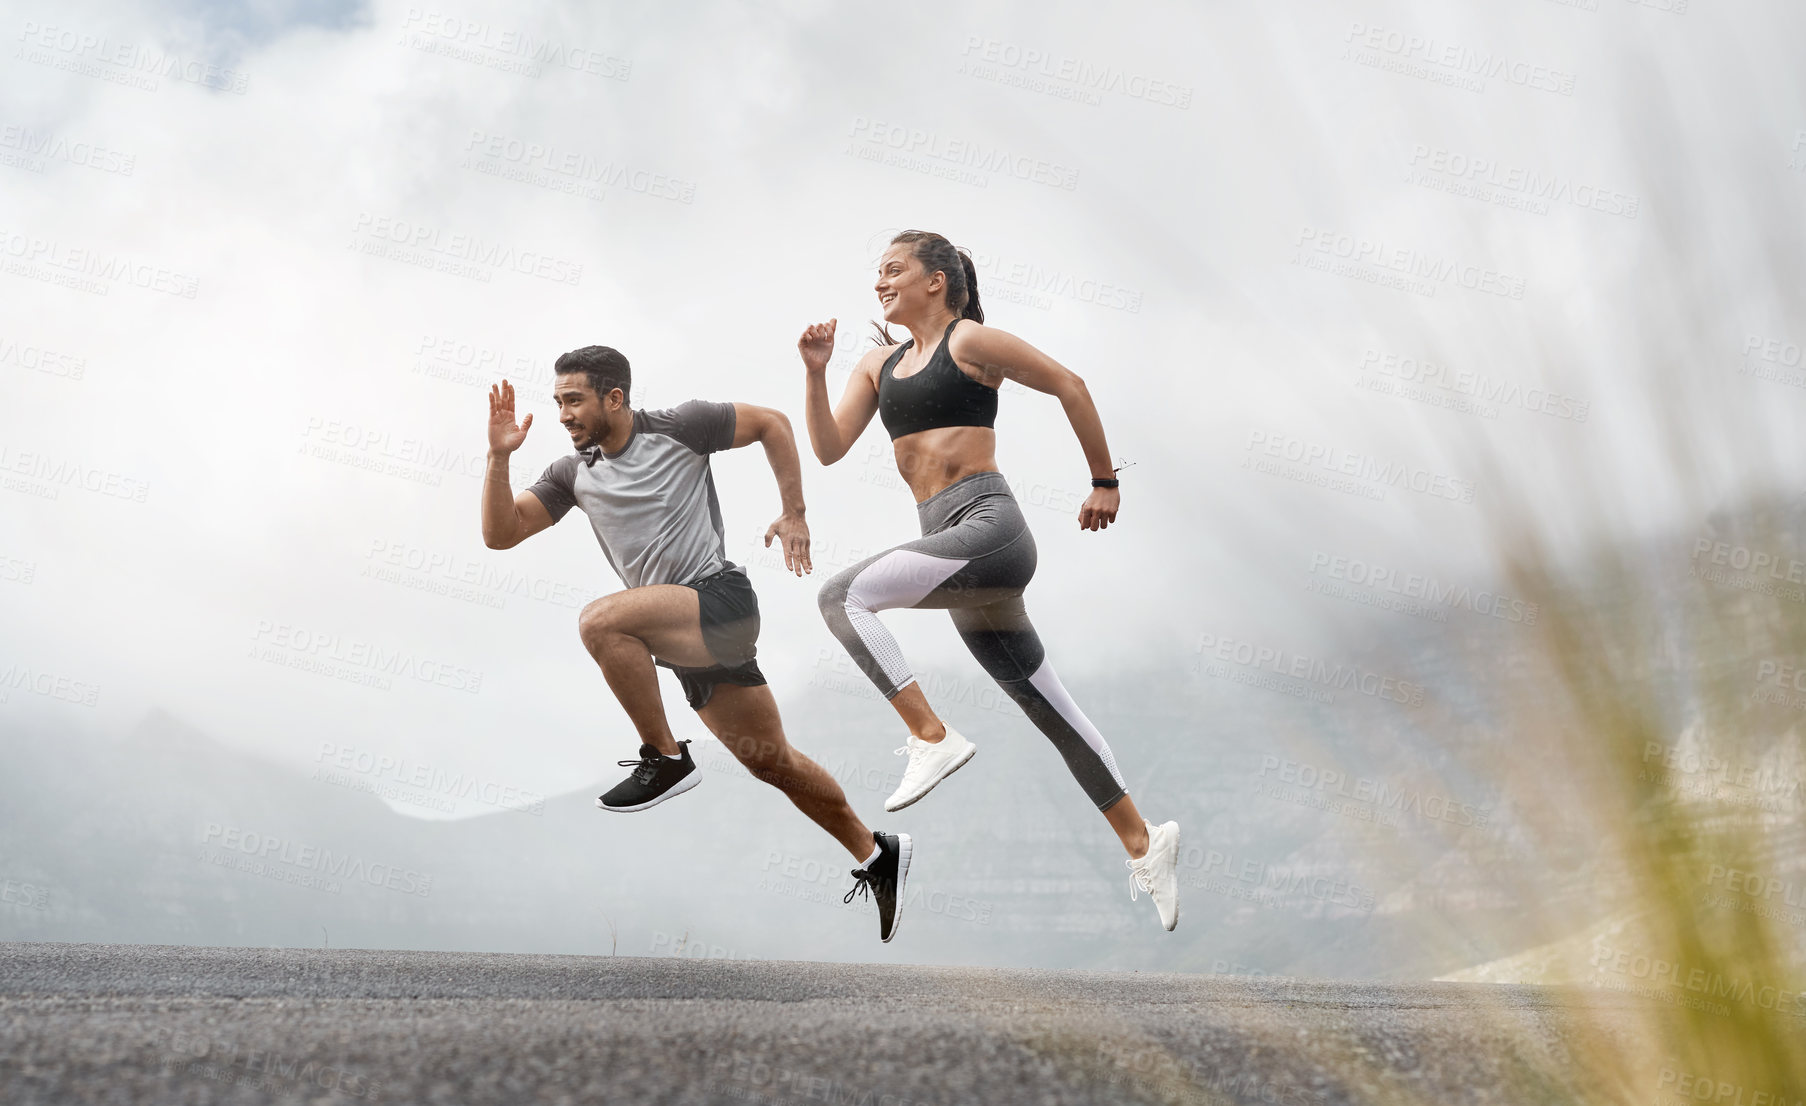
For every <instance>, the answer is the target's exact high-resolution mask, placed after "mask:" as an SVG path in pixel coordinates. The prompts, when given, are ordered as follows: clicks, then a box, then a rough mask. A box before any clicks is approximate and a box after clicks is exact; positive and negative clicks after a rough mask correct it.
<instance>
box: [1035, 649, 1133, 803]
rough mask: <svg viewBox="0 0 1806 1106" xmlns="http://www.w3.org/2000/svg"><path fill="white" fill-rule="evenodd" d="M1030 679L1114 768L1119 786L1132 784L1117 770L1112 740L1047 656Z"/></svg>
mask: <svg viewBox="0 0 1806 1106" xmlns="http://www.w3.org/2000/svg"><path fill="white" fill-rule="evenodd" d="M1028 682H1029V683H1031V684H1033V685H1034V687H1035V690H1036V691H1039V692H1040V693H1041V697H1042V698H1043V699H1046V700H1047V702H1048V705H1049V706H1051V707H1053V709H1054V710H1056V711H1059V712H1060V717H1061V718H1064V719H1066V723H1067V725H1069V726H1071V727H1072V728H1073V729H1075V730H1077V731H1078V732H1079V736H1080V737H1082V738H1084V739H1085V744H1087V745H1089V746H1091V749H1092V751H1093V752H1095V753H1096V754H1097V755H1098V759H1099V760H1102V761H1103V762H1104V767H1105V768H1108V769H1109V770H1110V778H1111V779H1113V780H1115V781H1116V786H1118V787H1120V788H1122V789H1123V790H1124V791H1127V790H1128V789H1129V785H1128V784H1126V783H1124V782H1123V781H1122V773H1121V772H1118V771H1117V770H1116V755H1115V754H1114V753H1112V752H1110V743H1109V742H1107V741H1105V740H1104V735H1103V734H1101V733H1098V732H1097V727H1096V726H1093V725H1092V724H1091V719H1089V718H1086V717H1085V712H1084V711H1082V710H1080V709H1079V705H1078V704H1077V703H1075V702H1073V701H1072V696H1070V695H1068V694H1066V687H1065V685H1064V684H1062V683H1060V677H1059V676H1058V675H1057V674H1055V672H1054V667H1053V664H1052V663H1051V662H1049V661H1047V660H1045V659H1043V660H1042V661H1041V667H1039V668H1037V669H1035V674H1034V675H1033V676H1030V677H1029V678H1028Z"/></svg>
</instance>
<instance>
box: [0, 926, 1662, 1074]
mask: <svg viewBox="0 0 1806 1106" xmlns="http://www.w3.org/2000/svg"><path fill="white" fill-rule="evenodd" d="M1634 1001H1635V1000H1633V999H1631V998H1628V997H1626V996H1621V995H1614V994H1600V993H1595V992H1584V993H1582V992H1568V991H1556V990H1549V989H1542V988H1531V987H1497V986H1488V985H1484V984H1423V985H1411V986H1394V985H1375V984H1367V983H1359V984H1356V983H1330V982H1307V981H1298V980H1278V979H1246V978H1229V977H1211V976H1181V975H1156V974H1142V973H1131V974H1116V973H1094V972H1068V971H1059V972H1054V971H1046V972H1042V971H1015V970H1011V971H1003V970H987V969H973V968H923V967H896V966H884V965H866V964H859V965H849V964H818V963H797V962H779V961H758V962H752V961H726V960H697V959H676V958H667V959H657V958H651V959H649V958H641V957H585V956H527V955H500V954H486V953H442V952H386V951H369V950H331V951H322V950H309V949H235V948H187V947H175V946H143V945H137V946H127V945H61V944H0V1102H4V1103H6V1104H8V1106H16V1104H23V1103H36V1102H109V1103H111V1102H117V1103H166V1102H183V1103H190V1102H192V1103H231V1102H272V1101H276V1102H281V1101H290V1102H320V1103H333V1102H339V1103H356V1102H360V1101H361V1102H433V1103H448V1104H454V1103H455V1104H459V1106H466V1104H476V1103H506V1104H517V1103H530V1102H546V1103H589V1102H599V1103H611V1104H612V1103H705V1102H722V1103H730V1102H731V1103H767V1104H778V1103H797V1104H799V1106H801V1104H807V1103H850V1104H859V1106H867V1104H869V1106H918V1104H924V1103H936V1104H939V1103H983V1104H986V1106H992V1104H1005V1103H1035V1104H1038V1106H1042V1104H1045V1106H1053V1104H1059V1103H1094V1102H1095V1103H1136V1102H1150V1103H1169V1104H1170V1103H1200V1104H1202V1103H1230V1102H1234V1103H1265V1104H1275V1103H1277V1104H1283V1106H1294V1104H1298V1106H1302V1104H1311V1103H1354V1102H1361V1103H1369V1102H1376V1101H1412V1102H1426V1103H1430V1102H1433V1103H1457V1102H1461V1103H1494V1102H1497V1103H1513V1104H1516V1103H1522V1102H1533V1101H1563V1100H1570V1099H1571V1098H1573V1097H1575V1092H1576V1091H1578V1090H1579V1088H1580V1084H1578V1083H1572V1082H1570V1081H1571V1080H1572V1079H1574V1078H1577V1077H1576V1076H1575V1075H1574V1065H1573V1063H1572V1061H1571V1059H1570V1058H1569V1057H1568V1055H1567V1052H1566V1049H1565V1047H1564V1045H1563V1040H1564V1032H1565V1031H1564V1029H1563V1026H1564V1024H1566V1019H1567V1018H1569V1017H1570V1016H1572V1015H1573V1014H1574V1013H1575V1012H1576V1011H1578V1010H1580V1009H1581V1008H1583V1007H1584V1008H1585V1009H1586V1010H1587V1011H1589V1012H1590V1013H1591V1014H1594V1015H1598V1016H1602V1017H1604V1018H1606V1019H1611V1018H1615V1017H1626V1018H1628V1017H1629V1016H1631V1015H1633V1014H1634V1012H1635V1011H1634V1010H1633V1009H1632V1007H1631V1004H1632V1003H1633V1002H1634ZM1579 1097H1591V1095H1587V1094H1582V1095H1579Z"/></svg>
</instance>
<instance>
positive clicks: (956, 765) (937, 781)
mask: <svg viewBox="0 0 1806 1106" xmlns="http://www.w3.org/2000/svg"><path fill="white" fill-rule="evenodd" d="M977 755H978V746H976V745H974V746H972V747H971V748H969V749H967V750H966V755H965V756H963V757H960V758H959V759H958V760H956V761H954V762H953V763H952V764H950V765H948V766H947V770H946V771H944V772H942V773H941V774H940V775H938V776H936V777H935V778H934V782H933V783H931V784H929V785H928V786H927V787H924V788H922V790H921V791H919V792H918V793H916V794H915V795H913V796H911V797H910V798H907V799H905V800H903V801H902V802H900V803H898V804H897V805H896V806H892V805H890V804H891V800H889V799H886V800H884V811H885V813H886V814H895V813H896V812H897V811H899V810H902V809H903V808H904V807H906V806H910V805H912V804H914V803H919V802H921V801H922V800H923V799H924V798H926V797H927V795H928V793H929V792H930V791H933V790H934V789H935V788H937V787H939V786H940V785H941V781H942V780H944V779H946V778H947V777H948V776H951V775H952V774H953V773H955V772H957V771H959V770H960V769H961V768H964V767H965V766H966V762H967V761H969V760H971V759H972V758H973V757H975V756H977Z"/></svg>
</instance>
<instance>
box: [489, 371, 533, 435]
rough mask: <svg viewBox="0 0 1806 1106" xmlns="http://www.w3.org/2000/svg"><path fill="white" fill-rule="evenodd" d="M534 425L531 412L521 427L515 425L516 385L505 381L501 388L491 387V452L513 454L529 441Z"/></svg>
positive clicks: (522, 421)
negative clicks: (528, 433) (529, 428)
mask: <svg viewBox="0 0 1806 1106" xmlns="http://www.w3.org/2000/svg"><path fill="white" fill-rule="evenodd" d="M532 425H533V412H531V411H529V412H527V417H526V418H524V419H522V420H521V422H520V425H518V426H517V425H515V422H514V385H512V384H510V383H508V381H507V380H505V379H504V380H503V381H502V384H501V387H499V388H498V387H496V386H495V385H494V384H491V385H490V386H489V452H491V453H513V452H514V451H515V450H517V449H519V448H520V444H521V443H522V442H524V441H526V440H527V428H528V427H530V426H532Z"/></svg>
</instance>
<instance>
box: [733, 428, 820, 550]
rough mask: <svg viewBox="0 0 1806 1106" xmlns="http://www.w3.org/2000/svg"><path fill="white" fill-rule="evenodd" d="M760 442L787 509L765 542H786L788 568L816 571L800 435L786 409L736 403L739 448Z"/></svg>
mask: <svg viewBox="0 0 1806 1106" xmlns="http://www.w3.org/2000/svg"><path fill="white" fill-rule="evenodd" d="M754 442H758V443H760V444H761V445H763V446H764V447H765V460H766V462H767V463H769V464H770V465H771V474H772V475H773V476H775V477H777V481H778V498H779V500H780V501H781V502H782V503H783V508H784V512H783V514H781V515H779V516H778V518H777V521H776V522H773V523H772V524H771V526H770V527H769V528H767V529H766V531H765V544H766V546H767V547H769V546H770V545H771V539H772V538H773V537H776V538H778V539H779V540H780V541H782V542H783V549H784V567H785V568H788V569H789V570H790V571H792V572H794V573H796V574H797V575H798V576H801V575H802V574H803V573H805V572H811V571H813V570H814V565H813V564H812V563H811V562H810V560H809V525H808V523H806V522H804V521H803V464H802V461H801V460H800V459H799V458H798V457H797V453H796V435H795V434H793V433H791V431H790V420H789V419H788V418H786V417H785V416H784V412H782V411H778V410H775V409H773V408H770V407H759V406H755V405H754V404H751V403H736V404H734V443H733V445H732V446H730V447H729V448H730V449H739V448H740V447H741V446H748V445H751V444H753V443H754Z"/></svg>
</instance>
